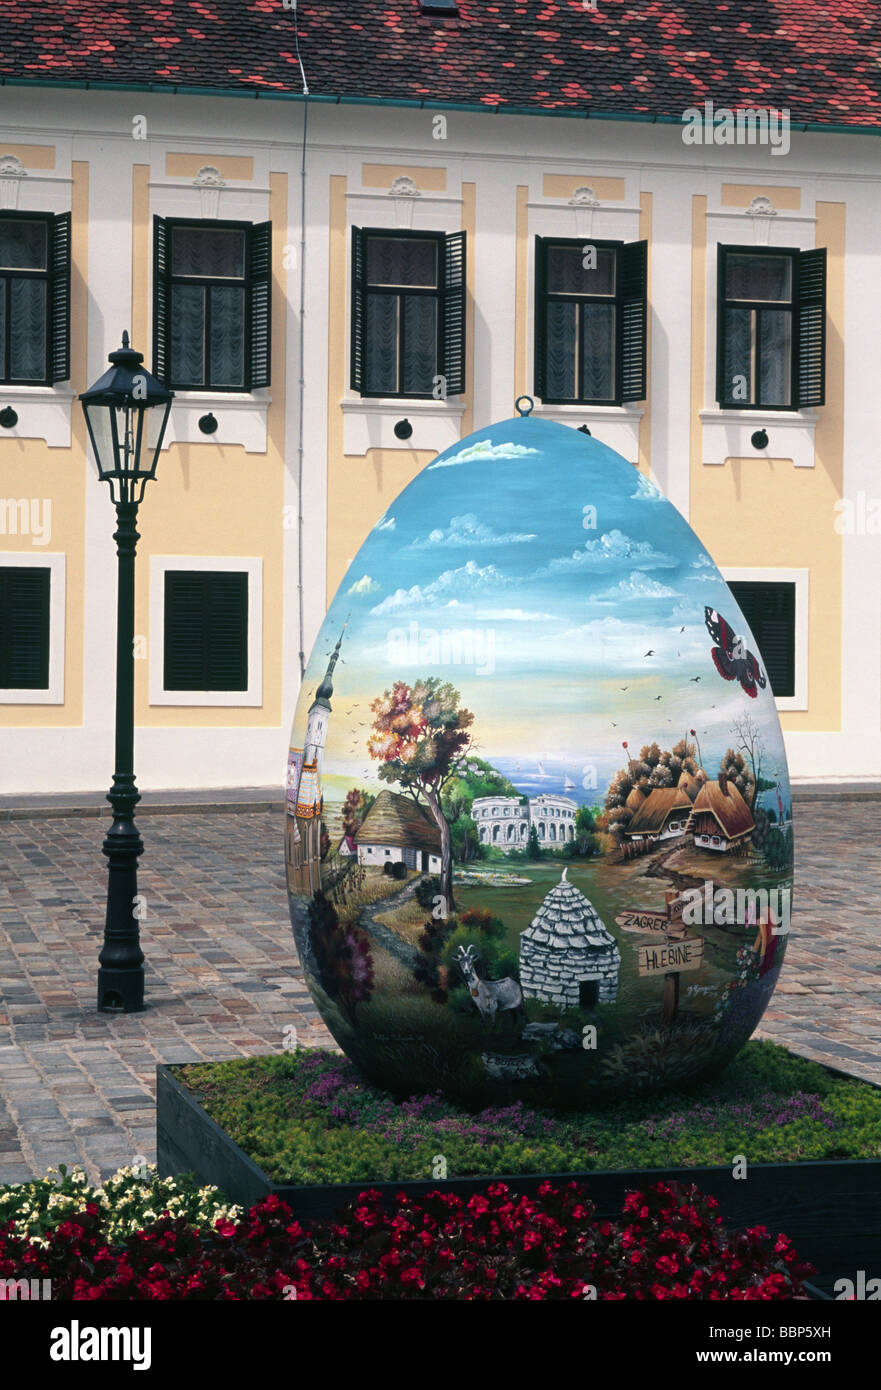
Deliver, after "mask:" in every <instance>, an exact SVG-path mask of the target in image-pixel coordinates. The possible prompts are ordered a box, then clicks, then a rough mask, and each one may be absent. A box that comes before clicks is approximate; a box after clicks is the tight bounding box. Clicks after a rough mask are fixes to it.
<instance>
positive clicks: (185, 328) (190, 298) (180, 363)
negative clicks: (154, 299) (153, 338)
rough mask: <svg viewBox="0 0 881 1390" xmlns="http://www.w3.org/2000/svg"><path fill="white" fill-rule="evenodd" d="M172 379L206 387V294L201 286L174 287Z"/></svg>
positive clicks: (172, 300) (172, 290) (172, 295)
mask: <svg viewBox="0 0 881 1390" xmlns="http://www.w3.org/2000/svg"><path fill="white" fill-rule="evenodd" d="M171 379H172V381H174V382H184V383H186V385H188V386H204V384H205V291H204V290H203V289H202V288H201V286H199V285H172V287H171Z"/></svg>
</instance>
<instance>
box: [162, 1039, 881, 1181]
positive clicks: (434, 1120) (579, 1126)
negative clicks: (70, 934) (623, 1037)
mask: <svg viewBox="0 0 881 1390" xmlns="http://www.w3.org/2000/svg"><path fill="white" fill-rule="evenodd" d="M174 1074H175V1075H176V1077H177V1078H178V1080H180V1081H181V1082H182V1083H183V1084H184V1085H185V1086H186V1087H187V1088H188V1089H189V1090H190V1091H191V1092H192V1094H193V1095H194V1097H195V1098H196V1099H197V1100H198V1101H199V1103H200V1104H201V1105H202V1106H203V1107H204V1109H205V1110H206V1111H207V1113H208V1114H209V1115H210V1116H211V1118H212V1119H214V1120H215V1121H216V1122H217V1123H218V1124H219V1125H220V1126H221V1128H222V1129H223V1130H224V1131H225V1132H226V1133H227V1134H228V1135H229V1136H230V1137H231V1138H232V1139H233V1140H234V1141H235V1143H236V1144H238V1145H239V1146H240V1147H241V1148H242V1149H243V1150H244V1151H245V1153H247V1154H248V1155H249V1157H250V1158H251V1159H252V1160H253V1161H254V1163H256V1164H257V1165H258V1166H259V1168H260V1169H261V1170H262V1172H264V1173H265V1174H266V1176H267V1177H268V1178H269V1179H270V1180H271V1181H273V1182H276V1183H286V1184H289V1183H294V1184H296V1183H352V1182H362V1181H365V1182H378V1181H383V1182H396V1181H400V1180H402V1179H426V1178H429V1177H431V1176H438V1173H437V1169H436V1159H437V1156H438V1155H440V1156H442V1157H443V1159H444V1164H445V1169H444V1173H443V1176H444V1177H464V1176H469V1175H481V1174H485V1175H489V1176H493V1175H497V1174H516V1173H568V1172H573V1171H578V1172H580V1171H588V1170H593V1169H620V1168H652V1167H658V1168H666V1167H680V1166H682V1167H691V1166H697V1165H704V1164H730V1162H731V1160H732V1156H733V1155H734V1154H737V1153H742V1154H745V1155H746V1156H747V1158H748V1160H749V1162H750V1164H756V1163H772V1162H780V1161H796V1160H801V1161H804V1160H808V1159H815V1160H816V1159H840V1158H876V1157H878V1156H879V1154H881V1137H879V1136H881V1090H878V1089H877V1088H875V1087H872V1086H870V1085H868V1084H866V1083H864V1082H860V1081H855V1080H851V1079H847V1078H843V1077H840V1076H837V1075H835V1074H833V1073H830V1072H829V1071H828V1070H827V1069H826V1068H824V1067H822V1066H819V1065H818V1064H817V1063H814V1062H809V1061H806V1060H805V1059H804V1058H800V1057H795V1056H793V1055H792V1054H791V1053H789V1052H787V1051H786V1049H785V1048H782V1047H778V1046H777V1045H776V1044H774V1043H769V1042H756V1043H750V1044H748V1045H747V1047H746V1048H745V1049H744V1050H743V1052H742V1053H741V1054H740V1056H739V1057H738V1059H737V1061H736V1062H735V1063H733V1064H732V1066H731V1067H730V1068H729V1069H728V1071H727V1072H726V1073H724V1074H723V1076H722V1077H720V1078H718V1079H716V1080H714V1081H712V1082H708V1083H705V1084H704V1085H703V1086H701V1087H698V1088H696V1090H695V1091H694V1092H692V1094H691V1095H689V1096H683V1095H674V1096H671V1097H668V1098H666V1099H665V1100H664V1101H663V1102H662V1101H660V1100H659V1099H658V1098H653V1099H651V1100H642V1101H639V1100H637V1101H622V1102H620V1103H618V1104H617V1105H616V1106H615V1107H614V1109H612V1108H611V1107H609V1106H606V1107H605V1108H604V1109H599V1108H593V1109H592V1110H590V1111H586V1112H582V1113H578V1114H573V1115H563V1116H560V1115H553V1114H550V1113H548V1112H542V1111H538V1110H533V1109H530V1108H529V1107H527V1106H524V1105H522V1104H520V1103H518V1104H514V1105H509V1106H505V1107H501V1108H494V1109H487V1110H483V1111H481V1112H480V1113H479V1114H477V1115H471V1114H469V1113H468V1112H466V1111H463V1110H461V1109H459V1108H458V1107H457V1106H455V1105H453V1104H451V1103H449V1102H447V1101H444V1100H443V1099H442V1098H441V1097H439V1096H420V1097H414V1098H412V1099H411V1100H409V1101H404V1102H403V1103H398V1102H397V1101H395V1100H394V1099H393V1098H392V1097H390V1096H389V1095H388V1094H387V1093H386V1092H384V1091H380V1090H378V1089H377V1088H376V1087H374V1086H371V1085H369V1084H367V1083H366V1082H364V1081H363V1080H362V1079H361V1078H360V1076H359V1074H358V1072H357V1071H356V1070H355V1068H354V1067H353V1066H352V1064H351V1063H350V1062H348V1061H347V1060H346V1059H345V1058H343V1057H340V1056H339V1055H338V1054H336V1053H332V1052H327V1051H321V1050H317V1049H316V1050H311V1049H310V1050H301V1051H297V1052H292V1053H285V1054H283V1055H281V1056H273V1057H255V1058H247V1059H241V1060H236V1061H231V1062H220V1063H211V1064H209V1065H187V1066H182V1067H178V1068H175V1069H174Z"/></svg>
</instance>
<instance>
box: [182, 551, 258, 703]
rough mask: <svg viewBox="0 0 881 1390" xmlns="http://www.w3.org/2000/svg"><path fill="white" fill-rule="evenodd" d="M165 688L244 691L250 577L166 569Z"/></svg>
mask: <svg viewBox="0 0 881 1390" xmlns="http://www.w3.org/2000/svg"><path fill="white" fill-rule="evenodd" d="M164 661H165V665H164V681H163V684H164V687H165V689H166V690H189V691H193V690H200V691H201V690H206V691H210V690H247V688H248V575H247V573H246V572H244V571H242V570H201V571H200V570H170V569H169V570H166V571H165V625H164Z"/></svg>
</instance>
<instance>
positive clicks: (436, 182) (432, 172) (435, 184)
mask: <svg viewBox="0 0 881 1390" xmlns="http://www.w3.org/2000/svg"><path fill="white" fill-rule="evenodd" d="M395 179H412V180H413V182H414V183H415V185H416V187H417V188H419V189H424V190H425V191H426V192H430V193H443V192H444V191H445V189H446V186H447V171H446V169H439V168H438V167H437V165H426V164H362V165H361V183H362V184H363V186H364V187H365V188H385V189H388V188H391V186H392V184H393V183H394V181H395Z"/></svg>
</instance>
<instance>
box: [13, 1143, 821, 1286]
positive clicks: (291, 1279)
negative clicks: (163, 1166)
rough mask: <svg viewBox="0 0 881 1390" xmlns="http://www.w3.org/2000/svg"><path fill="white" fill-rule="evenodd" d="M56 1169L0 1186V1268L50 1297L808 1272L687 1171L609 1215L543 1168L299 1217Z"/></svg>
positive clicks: (798, 1281) (786, 1247)
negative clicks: (725, 1216)
mask: <svg viewBox="0 0 881 1390" xmlns="http://www.w3.org/2000/svg"><path fill="white" fill-rule="evenodd" d="M62 1178H63V1181H62V1183H61V1184H60V1185H58V1186H56V1185H55V1184H52V1183H51V1182H43V1183H31V1184H27V1185H26V1187H25V1188H7V1189H0V1211H3V1213H4V1215H3V1217H2V1219H0V1278H4V1279H9V1278H14V1279H27V1280H30V1279H35V1280H40V1281H42V1280H43V1279H49V1280H51V1285H52V1297H53V1299H74V1300H93V1299H116V1300H132V1299H149V1300H172V1299H175V1300H181V1299H182V1300H192V1299H198V1300H242V1299H264V1300H266V1299H293V1298H296V1299H300V1300H310V1299H322V1300H323V1299H331V1300H349V1299H365V1298H367V1299H408V1300H412V1299H447V1300H476V1301H488V1300H497V1299H516V1300H538V1301H544V1300H560V1299H568V1300H574V1299H579V1300H581V1299H585V1298H589V1299H594V1298H595V1299H599V1300H611V1299H627V1298H631V1299H643V1300H645V1299H652V1300H659V1299H701V1300H704V1299H706V1300H722V1299H725V1300H727V1299H742V1300H762V1301H772V1300H780V1299H795V1298H804V1297H806V1296H807V1295H806V1293H805V1289H804V1283H803V1280H804V1277H805V1275H807V1274H809V1273H811V1269H810V1266H808V1265H806V1264H804V1262H803V1261H801V1260H800V1259H799V1257H798V1255H797V1254H796V1252H795V1251H794V1250H793V1248H792V1245H791V1242H790V1241H789V1240H788V1239H787V1238H786V1237H785V1236H777V1237H776V1239H772V1238H771V1237H770V1236H769V1233H768V1232H767V1230H764V1229H763V1228H760V1227H758V1228H751V1229H748V1230H746V1231H744V1232H742V1233H739V1234H734V1235H732V1234H729V1233H728V1232H727V1231H726V1230H725V1228H724V1226H723V1224H722V1220H721V1218H720V1216H719V1214H718V1211H717V1204H716V1203H715V1201H714V1200H713V1199H712V1198H708V1197H706V1196H704V1195H703V1194H702V1193H701V1192H700V1191H699V1190H698V1188H697V1187H696V1186H694V1185H688V1186H681V1185H678V1184H675V1183H657V1184H654V1185H652V1186H651V1187H650V1188H649V1189H648V1190H647V1191H644V1192H632V1193H630V1194H628V1196H627V1199H626V1201H625V1202H624V1205H623V1210H622V1212H621V1219H620V1220H615V1221H610V1220H604V1219H598V1218H597V1217H596V1214H595V1211H594V1208H593V1205H592V1203H591V1202H590V1200H589V1199H588V1198H587V1196H586V1194H585V1192H584V1189H583V1188H581V1187H579V1185H578V1184H576V1183H571V1184H566V1185H565V1186H562V1187H555V1186H554V1185H553V1184H551V1183H549V1182H545V1183H542V1184H541V1186H540V1187H539V1189H538V1192H537V1193H536V1195H535V1197H533V1198H530V1197H526V1196H524V1195H522V1194H520V1195H518V1194H516V1193H512V1192H511V1191H510V1190H509V1188H508V1187H507V1186H506V1185H505V1184H504V1183H494V1184H491V1185H490V1186H489V1187H488V1189H487V1191H486V1193H485V1194H475V1195H474V1196H472V1197H471V1198H470V1199H468V1200H463V1199H462V1198H461V1197H459V1196H457V1195H456V1194H454V1193H451V1192H448V1191H435V1192H431V1193H428V1194H426V1195H425V1196H424V1197H421V1198H418V1199H414V1198H413V1197H410V1196H408V1195H407V1194H404V1193H401V1194H399V1195H398V1196H397V1197H396V1199H395V1201H394V1203H393V1205H392V1207H391V1209H389V1207H388V1206H387V1205H386V1204H384V1203H383V1202H382V1200H381V1198H380V1194H379V1193H378V1192H374V1191H366V1192H362V1193H360V1194H359V1196H358V1197H357V1198H356V1200H355V1201H354V1202H352V1203H350V1204H349V1205H348V1206H347V1207H346V1208H345V1209H344V1210H343V1211H341V1212H340V1213H339V1214H338V1215H337V1216H336V1217H334V1218H332V1219H330V1220H325V1221H317V1222H311V1223H306V1224H301V1223H300V1222H298V1221H294V1220H292V1218H291V1212H290V1209H289V1208H288V1207H287V1206H286V1205H285V1203H283V1202H281V1201H280V1200H279V1199H278V1197H275V1196H270V1197H268V1198H266V1199H265V1200H263V1201H262V1202H260V1203H258V1204H257V1205H255V1206H254V1207H253V1208H252V1209H251V1210H250V1211H249V1212H248V1213H247V1214H246V1215H242V1214H241V1213H240V1212H239V1211H238V1210H236V1209H234V1208H233V1209H225V1208H224V1207H223V1204H222V1199H221V1197H220V1195H219V1194H218V1193H216V1192H213V1191H211V1190H209V1189H203V1190H196V1189H194V1188H193V1187H192V1185H189V1184H182V1185H181V1184H176V1183H173V1182H171V1183H170V1182H169V1181H168V1180H166V1181H165V1182H164V1183H163V1182H161V1181H158V1182H157V1180H156V1179H155V1178H151V1179H149V1180H148V1182H147V1183H141V1188H142V1190H141V1192H140V1193H137V1192H136V1191H135V1190H134V1188H133V1186H132V1184H133V1183H134V1182H136V1181H137V1177H136V1175H133V1174H132V1172H131V1170H124V1171H123V1173H122V1174H120V1175H118V1176H117V1179H115V1180H112V1181H111V1182H109V1183H107V1184H105V1186H104V1188H103V1189H99V1190H97V1191H96V1190H92V1189H86V1188H84V1187H83V1186H82V1185H81V1184H78V1183H74V1181H73V1179H72V1178H70V1177H69V1175H67V1174H62ZM163 1200H164V1202H165V1207H164V1209H163V1208H162V1207H161V1203H162V1201H163ZM147 1202H149V1204H150V1205H149V1207H144V1206H143V1204H144V1203H147ZM157 1205H159V1206H160V1214H159V1215H158V1217H157V1218H156V1219H154V1220H150V1221H147V1222H146V1224H145V1225H144V1226H143V1227H140V1226H139V1224H138V1218H137V1217H135V1220H134V1223H133V1222H132V1217H133V1216H134V1215H135V1213H136V1211H137V1212H140V1211H142V1210H143V1215H144V1216H145V1217H146V1214H147V1212H148V1211H150V1212H152V1210H153V1208H154V1207H155V1206H157ZM182 1208H183V1209H185V1210H186V1213H187V1214H180V1215H175V1212H176V1211H179V1210H181V1209H182ZM10 1210H14V1211H15V1212H16V1213H17V1214H16V1216H15V1217H13V1218H12V1219H9V1211H10Z"/></svg>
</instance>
